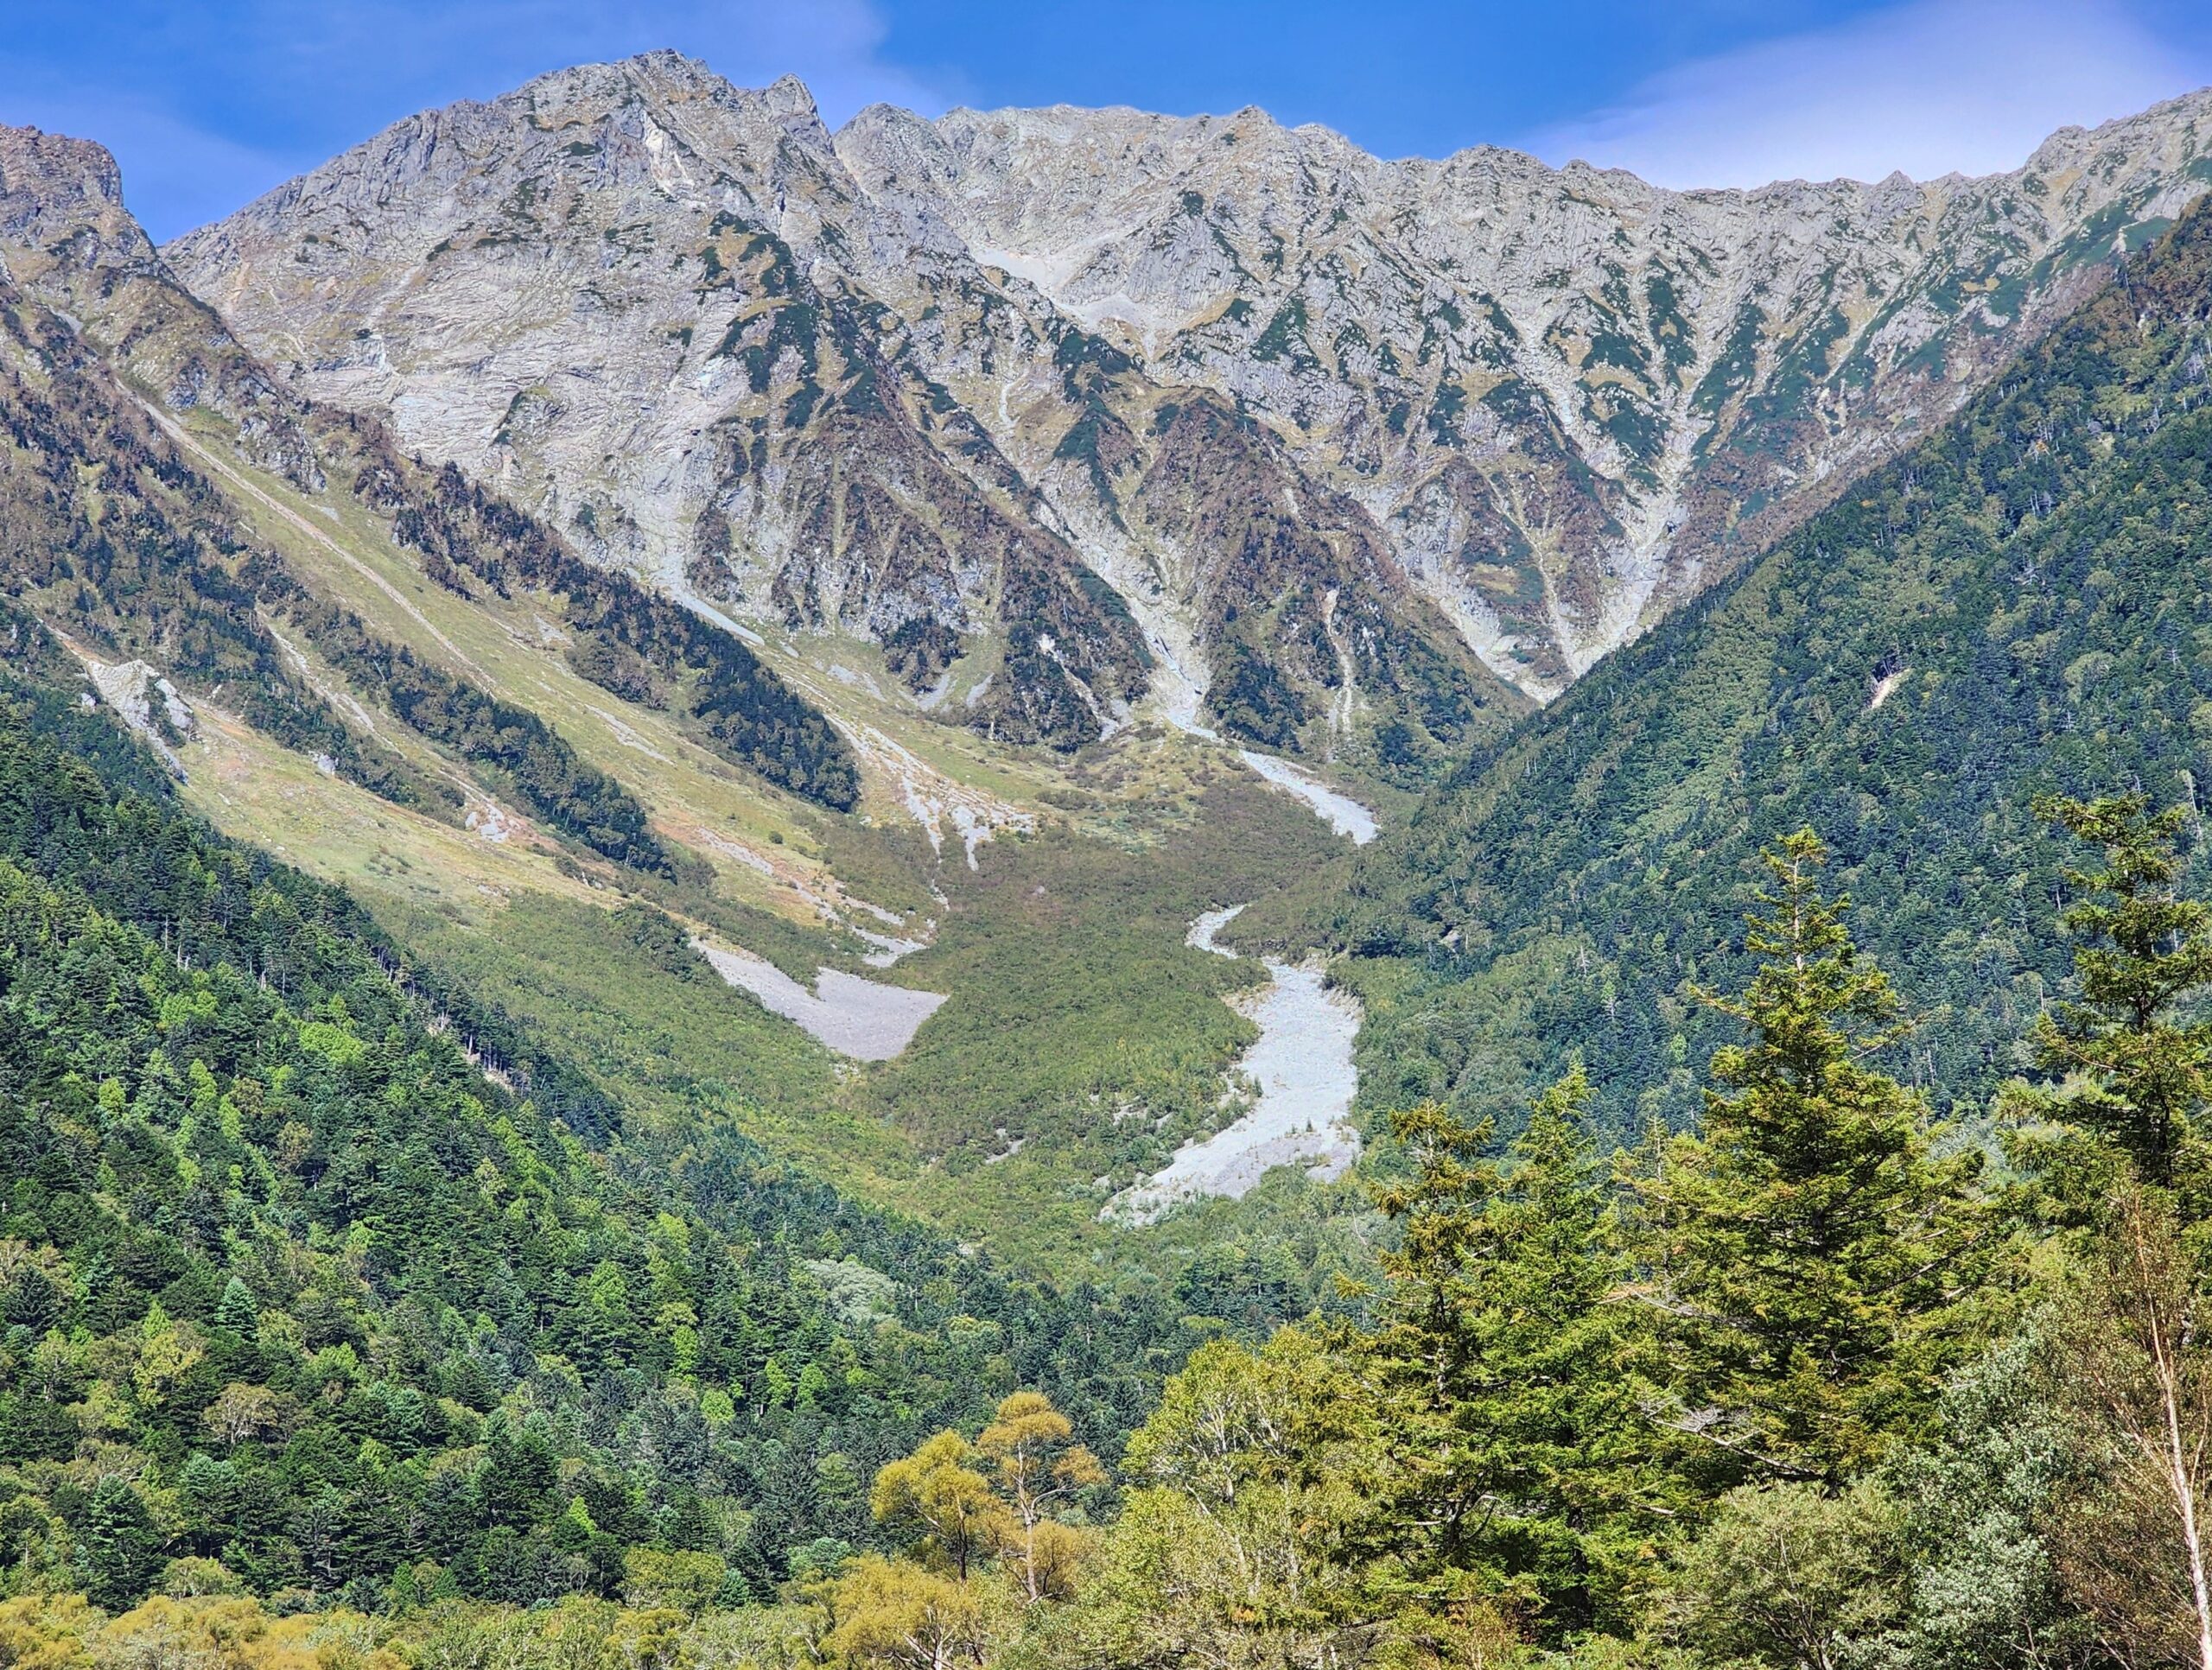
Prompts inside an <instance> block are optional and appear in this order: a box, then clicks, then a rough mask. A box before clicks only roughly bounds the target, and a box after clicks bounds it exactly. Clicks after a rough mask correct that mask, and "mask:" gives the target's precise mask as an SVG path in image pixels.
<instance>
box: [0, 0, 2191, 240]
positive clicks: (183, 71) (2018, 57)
mask: <svg viewBox="0 0 2212 1670" xmlns="http://www.w3.org/2000/svg"><path fill="white" fill-rule="evenodd" d="M656 46H674V47H677V48H681V49H683V50H684V51H686V52H689V53H691V54H695V55H696V56H698V57H701V58H703V59H705V60H707V62H709V64H711V65H712V66H713V67H715V68H716V69H717V70H719V71H721V73H723V74H725V75H727V76H728V77H729V78H730V79H732V80H734V81H738V82H741V83H744V84H759V83H761V82H766V81H768V80H771V79H774V78H775V77H776V76H777V75H779V74H782V73H785V72H787V71H788V72H791V73H797V74H798V75H800V76H802V77H804V79H806V81H807V82H808V84H809V85H810V86H811V87H812V88H813V89H814V92H815V95H816V98H817V101H818V102H819V103H820V104H821V105H822V108H823V114H824V115H825V116H826V117H828V118H829V120H830V121H831V123H832V124H835V123H836V122H839V121H842V119H843V118H844V117H847V116H849V115H850V114H851V113H852V112H853V111H855V110H857V109H858V108H860V107H861V105H864V104H867V103H868V102H869V101H871V100H874V99H879V98H880V99H888V100H891V101H893V102H895V103H899V104H903V105H909V106H911V107H913V108H916V109H919V110H922V111H926V112H930V113H934V112H936V111H940V110H943V109H945V108H947V107H949V106H950V105H957V104H967V105H982V106H989V105H1008V104H1024V105H1027V104H1050V103H1069V104H1082V105H1103V104H1127V105H1139V106H1141V107H1143V108H1147V109H1152V110H1163V111H1176V112H1190V111H1229V110H1234V109H1236V108H1238V107H1240V106H1242V105H1262V106H1264V107H1265V108H1267V109H1268V110H1269V111H1273V112H1274V114H1275V115H1276V116H1278V117H1281V118H1282V119H1283V120H1285V121H1288V122H1320V123H1325V124H1327V125H1329V126H1331V127H1333V128H1336V129H1338V130H1341V131H1343V132H1344V133H1346V134H1349V135H1350V136H1351V137H1352V138H1353V139H1355V140H1357V141H1358V142H1359V143H1361V144H1363V145H1365V146H1367V147H1368V148H1369V149H1373V150H1376V151H1378V152H1381V153H1383V154H1384V155H1389V156H1403V155H1408V154H1416V153H1417V154H1421V155H1427V156H1441V155H1444V154H1446V153H1448V152H1450V151H1452V150H1454V149H1459V148H1460V147H1462V146H1465V145H1471V144H1477V143H1496V144H1510V145H1517V146H1520V147H1522V148H1524V149H1531V150H1534V151H1535V153H1536V154H1537V155H1538V156H1542V157H1544V158H1546V159H1547V160H1548V161H1551V162H1565V161H1567V159H1568V158H1569V157H1572V156H1581V157H1584V158H1586V159H1587V160H1589V161H1591V162H1599V163H1601V164H1607V165H1615V166H1620V167H1625V168H1634V169H1636V170H1637V172H1639V173H1642V174H1643V175H1647V176H1648V177H1649V178H1652V179H1656V180H1658V181H1662V183H1665V184H1669V185H1678V186H1686V185H1747V184H1754V183H1757V182H1758V181H1764V180H1770V179H1777V178H1788V177H1791V176H1800V175H1802V176H1805V177H1808V178H1826V177H1830V176H1833V175H1838V174H1850V175H1857V176H1859V177H1862V178H1866V177H1877V176H1879V175H1883V174H1885V173H1887V172H1888V171H1889V170H1890V169H1891V168H1903V169H1904V170H1905V171H1906V172H1907V173H1909V174H1912V175H1916V176H1923V177H1924V176H1926V175H1933V174H1940V173H1942V172H1945V171H1947V170H1948V169H1950V168H1961V169H1963V170H1966V171H1967V172H1986V171H1989V170H1992V169H1995V168H2009V167H2013V166H2016V165H2017V164H2018V162H2020V161H2021V159H2022V158H2024V156H2026V155H2027V153H2028V152H2029V151H2030V150H2031V149H2032V148H2033V146H2034V144H2035V143H2036V141H2037V139H2038V138H2039V137H2041V136H2042V135H2043V134H2044V133H2046V132H2048V131H2049V130H2051V129H2052V128H2055V127H2058V126H2062V125H2063V124H2067V123H2069V122H2074V123H2082V124H2094V123H2095V122H2098V121H2101V120H2103V119H2106V118H2108V117H2113V116H2118V115H2123V114H2126V113H2127V112H2128V111H2133V110H2137V109H2139V108H2141V107H2142V106H2144V105H2148V104H2151V103H2153V102H2155V101H2156V100H2158V99H2159V98H2167V97H2171V96H2172V95H2173V94H2176V93H2178V92H2186V91H2188V90H2190V89H2191V88H2193V87H2196V86H2202V85H2204V84H2206V83H2208V82H2212V5H2207V4H2206V3H2205V0H1883V3H1872V0H1459V3H1447V0H1339V3H1332V4H1321V3H1313V0H1092V3H1088V4H1070V3H1059V0H633V3H628V4H615V3H586V0H358V3H342V0H326V3H297V0H293V3H285V0H99V3H94V0H0V121H5V122H11V123H25V122H29V123H35V124H37V125H39V126H41V127H45V128H49V129H54V130H60V131H64V132H70V133H77V134H81V135H84V136H86V137H90V138H95V139H99V140H101V141H102V142H103V143H106V144H107V145H108V146H109V148H110V149H112V150H114V151H115V152H116V154H117V156H118V158H119V159H120V161H121V162H122V164H123V168H124V188H125V192H126V194H127V195H128V197H129V199H130V204H131V206H132V207H133V208H134V209H136V210H137V213H138V214H139V215H140V217H141V218H142V219H144V220H145V221H146V223H147V225H149V228H150V229H151V230H152V231H153V232H154V233H155V235H156V237H158V238H168V237H172V236H175V234H176V233H178V232H183V231H186V230H188V228H190V227H192V226H194V225H198V224H200V223H201V222H202V221H205V220H207V219H213V218H214V217H216V216H218V215H219V214H222V213H226V211H228V210H229V209H231V208H232V207H234V206H237V205H238V204H239V203H242V202H244V201H245V200H248V199H250V198H251V197H253V196H254V195H256V194H258V193H260V192H262V191H264V190H266V189H268V188H269V187H271V186H274V185H276V184H277V183H279V182H281V181H283V180H284V179H285V178H287V177H289V175H292V174H295V173H296V172H298V171H299V170H301V169H302V168H308V167H311V166H312V165H313V164H315V163H316V162H321V160H322V159H324V158H325V157H327V156H331V155H333V154H334V153H335V152H337V151H339V150H341V149H345V148H346V146H348V145H350V144H353V143H356V142H358V141H359V140H361V139H364V138H366V137H368V136H370V135H371V134H372V133H374V132H375V131H376V130H378V129H379V128H381V127H383V126H385V124H388V123H390V122H392V121H395V120H397V118H399V117H403V116H404V115H406V114H408V113H409V112H410V111H416V110H419V109H422V108H423V107H424V106H427V105H438V104H444V103H447V102H449V101H451V100H453V99H455V98H487V97H490V96H492V95H494V94H496V93H499V92H504V91H505V90H506V89H507V88H509V87H512V86H515V85H517V84H518V83H519V82H521V81H524V80H526V79H529V78H530V77H531V76H532V75H534V74H537V73H540V72H542V71H544V70H548V69H552V68H556V67H560V66H562V65H564V64H570V63H577V62H582V61H587V60H593V59H605V58H613V57H620V56H624V55H626V54H630V53H633V52H639V51H643V50H645V49H646V48H651V47H656Z"/></svg>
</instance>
